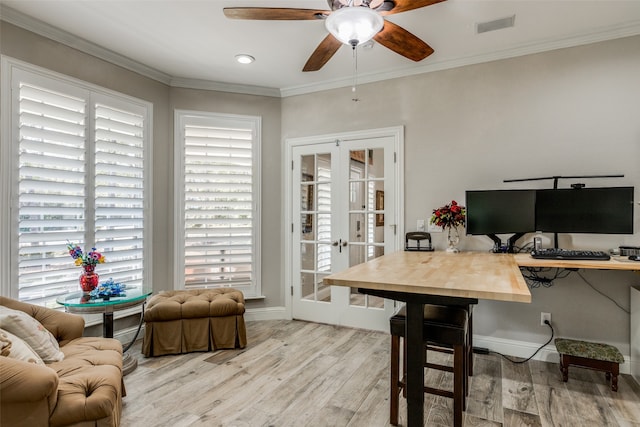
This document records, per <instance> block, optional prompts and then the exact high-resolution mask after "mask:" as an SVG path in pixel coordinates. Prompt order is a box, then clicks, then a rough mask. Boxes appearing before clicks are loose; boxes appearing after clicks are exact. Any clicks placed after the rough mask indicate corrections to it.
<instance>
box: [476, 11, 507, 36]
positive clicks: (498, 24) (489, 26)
mask: <svg viewBox="0 0 640 427" xmlns="http://www.w3.org/2000/svg"><path fill="white" fill-rule="evenodd" d="M515 22H516V15H511V16H507V17H506V18H500V19H494V20H493V21H487V22H478V23H477V24H476V33H478V34H482V33H487V32H489V31H495V30H501V29H503V28H509V27H513V24H514V23H515Z"/></svg>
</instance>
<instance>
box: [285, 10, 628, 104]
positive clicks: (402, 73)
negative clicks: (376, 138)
mask: <svg viewBox="0 0 640 427" xmlns="http://www.w3.org/2000/svg"><path fill="white" fill-rule="evenodd" d="M637 35H640V21H631V22H629V23H627V24H625V25H616V26H611V27H602V28H597V29H594V31H590V32H589V33H582V34H574V35H572V36H568V37H565V38H563V39H549V40H542V41H539V42H536V43H529V44H523V45H520V46H518V47H515V48H512V49H505V50H501V51H496V52H490V53H487V54H480V55H470V56H466V57H460V58H455V59H443V60H440V61H434V62H430V63H428V64H425V65H423V66H418V67H415V66H414V67H411V68H405V69H401V70H397V69H396V70H389V71H382V72H377V73H369V74H367V73H363V74H359V75H358V82H359V84H365V83H375V82H379V81H383V80H390V79H395V78H400V77H407V76H412V75H417V74H424V73H430V72H434V71H441V70H448V69H452V68H458V67H463V66H466V65H474V64H480V63H484V62H492V61H499V60H502V59H509V58H515V57H518V56H525V55H532V54H536V53H542V52H548V51H552V50H557V49H564V48H569V47H576V46H582V45H587V44H592V43H598V42H603V41H607V40H614V39H620V38H625V37H632V36H637ZM352 84H353V78H352V77H345V78H342V79H337V80H330V81H325V82H322V83H319V84H311V85H304V86H292V87H288V88H282V89H280V93H281V96H282V97H283V98H286V97H288V96H294V95H304V94H307V93H312V92H319V91H322V90H329V89H337V88H342V87H349V86H351V85H352Z"/></svg>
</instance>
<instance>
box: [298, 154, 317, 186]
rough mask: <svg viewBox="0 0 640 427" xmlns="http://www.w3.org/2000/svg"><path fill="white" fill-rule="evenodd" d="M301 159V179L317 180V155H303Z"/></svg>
mask: <svg viewBox="0 0 640 427" xmlns="http://www.w3.org/2000/svg"><path fill="white" fill-rule="evenodd" d="M300 160H301V162H302V164H301V172H302V174H301V175H302V176H301V179H300V180H301V181H302V182H308V181H315V179H314V177H315V171H316V167H315V156H314V155H313V154H312V155H308V156H301V157H300Z"/></svg>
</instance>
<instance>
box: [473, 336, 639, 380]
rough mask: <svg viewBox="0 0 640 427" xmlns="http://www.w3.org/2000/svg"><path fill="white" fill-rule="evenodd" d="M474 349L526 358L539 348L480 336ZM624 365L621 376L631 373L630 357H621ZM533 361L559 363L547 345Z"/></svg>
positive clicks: (552, 349)
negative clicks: (484, 349)
mask: <svg viewBox="0 0 640 427" xmlns="http://www.w3.org/2000/svg"><path fill="white" fill-rule="evenodd" d="M473 346H474V347H484V348H488V349H489V350H491V351H495V352H497V353H502V354H504V355H507V356H514V357H521V358H525V359H526V358H528V357H529V356H531V355H532V354H533V353H535V351H536V350H537V349H538V347H540V344H536V343H531V342H527V341H516V340H507V339H503V338H495V337H487V336H482V335H474V336H473ZM623 356H624V361H625V363H621V364H620V373H621V374H630V373H631V367H630V365H631V363H630V356H629V355H628V354H627V355H623ZM532 359H533V360H541V361H543V362H551V363H560V355H559V354H558V352H557V351H556V347H555V346H554V345H553V344H548V345H546V346H545V347H543V348H542V349H541V350H540V351H539V352H538V353H537V354H536V355H535V356H533V358H532Z"/></svg>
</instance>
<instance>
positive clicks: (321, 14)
mask: <svg viewBox="0 0 640 427" xmlns="http://www.w3.org/2000/svg"><path fill="white" fill-rule="evenodd" d="M223 11H224V14H225V16H226V17H227V18H231V19H255V20H264V21H271V20H275V21H294V20H311V19H322V18H326V17H327V16H328V15H329V14H330V13H331V11H330V10H316V9H289V8H283V7H225V8H224V9H223Z"/></svg>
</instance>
